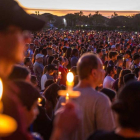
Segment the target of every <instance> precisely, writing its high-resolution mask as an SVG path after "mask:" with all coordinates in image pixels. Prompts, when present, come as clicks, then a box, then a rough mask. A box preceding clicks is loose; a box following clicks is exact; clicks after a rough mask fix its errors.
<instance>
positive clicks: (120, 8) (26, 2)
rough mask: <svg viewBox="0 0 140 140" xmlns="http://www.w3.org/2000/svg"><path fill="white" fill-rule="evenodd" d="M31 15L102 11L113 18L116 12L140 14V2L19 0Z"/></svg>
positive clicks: (138, 0)
mask: <svg viewBox="0 0 140 140" xmlns="http://www.w3.org/2000/svg"><path fill="white" fill-rule="evenodd" d="M17 1H18V2H19V3H20V4H21V5H22V6H23V7H25V10H26V11H27V12H29V13H35V11H37V10H39V11H40V14H42V13H52V14H55V15H58V16H62V15H66V14H67V13H75V12H78V11H79V10H82V11H83V12H84V14H85V15H88V14H89V13H91V14H94V13H95V11H97V10H98V11H100V13H101V14H102V15H104V16H111V14H112V13H113V12H114V11H116V12H117V13H118V14H119V15H133V14H136V13H139V12H140V0H133V1H132V0H85V1H82V0H17Z"/></svg>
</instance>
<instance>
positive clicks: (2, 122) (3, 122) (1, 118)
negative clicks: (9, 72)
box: [0, 79, 17, 137]
mask: <svg viewBox="0 0 140 140" xmlns="http://www.w3.org/2000/svg"><path fill="white" fill-rule="evenodd" d="M2 93H3V83H2V80H1V79H0V113H2V110H3V104H2V102H1V98H2ZM16 129H17V122H16V121H15V120H14V119H13V118H12V117H10V116H8V115H4V114H0V137H5V136H8V135H10V134H11V133H13V132H14V131H16Z"/></svg>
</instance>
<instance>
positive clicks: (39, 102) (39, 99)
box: [38, 98, 42, 106]
mask: <svg viewBox="0 0 140 140" xmlns="http://www.w3.org/2000/svg"><path fill="white" fill-rule="evenodd" d="M41 101H42V99H41V98H38V105H39V106H42V104H41Z"/></svg>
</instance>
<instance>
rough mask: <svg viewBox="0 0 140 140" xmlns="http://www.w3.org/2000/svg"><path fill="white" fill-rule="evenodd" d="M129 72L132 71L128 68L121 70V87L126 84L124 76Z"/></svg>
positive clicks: (119, 85) (119, 84)
mask: <svg viewBox="0 0 140 140" xmlns="http://www.w3.org/2000/svg"><path fill="white" fill-rule="evenodd" d="M129 73H131V71H130V70H128V69H124V70H121V72H120V75H119V83H118V87H119V88H120V87H121V86H123V85H124V81H123V77H124V76H125V75H126V74H129Z"/></svg>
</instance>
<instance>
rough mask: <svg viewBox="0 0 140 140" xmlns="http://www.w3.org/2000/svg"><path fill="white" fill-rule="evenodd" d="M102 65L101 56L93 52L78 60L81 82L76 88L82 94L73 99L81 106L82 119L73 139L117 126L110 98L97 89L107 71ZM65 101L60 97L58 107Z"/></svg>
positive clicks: (81, 138)
mask: <svg viewBox="0 0 140 140" xmlns="http://www.w3.org/2000/svg"><path fill="white" fill-rule="evenodd" d="M102 67H103V66H102V62H101V60H100V58H98V57H97V56H96V55H94V54H91V53H87V54H84V55H83V56H82V57H81V58H80V59H79V61H78V64H77V69H78V75H79V83H78V85H77V86H76V87H75V88H74V90H76V91H80V92H81V96H80V97H78V98H76V99H73V101H74V102H75V103H76V104H78V106H79V107H80V111H81V114H80V115H81V117H82V121H81V123H80V127H79V128H78V130H76V131H75V132H74V134H73V135H71V137H69V139H71V140H85V139H86V138H87V137H88V136H89V135H90V134H91V133H92V132H93V131H96V130H108V131H110V130H113V129H114V128H115V123H114V117H113V114H112V111H111V108H110V101H109V99H108V98H107V97H106V96H105V95H104V94H103V93H100V92H97V91H96V90H95V88H96V87H97V86H99V85H100V84H102V82H103V78H104V75H105V72H104V70H103V69H102ZM63 101H64V100H63V98H60V99H59V102H58V104H57V107H56V108H57V109H58V108H59V107H60V105H61V103H62V102H63Z"/></svg>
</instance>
